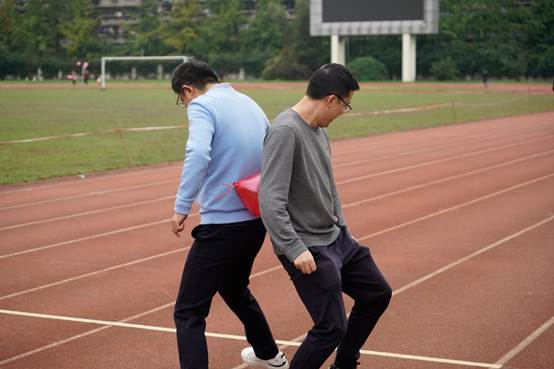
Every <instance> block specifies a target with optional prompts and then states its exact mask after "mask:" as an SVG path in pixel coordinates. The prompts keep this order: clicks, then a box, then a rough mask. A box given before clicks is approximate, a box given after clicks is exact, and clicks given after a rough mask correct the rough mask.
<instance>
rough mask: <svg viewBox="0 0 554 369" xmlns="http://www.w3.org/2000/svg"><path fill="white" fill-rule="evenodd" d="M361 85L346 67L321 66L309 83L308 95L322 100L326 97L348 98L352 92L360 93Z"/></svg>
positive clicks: (330, 64) (333, 64) (332, 64)
mask: <svg viewBox="0 0 554 369" xmlns="http://www.w3.org/2000/svg"><path fill="white" fill-rule="evenodd" d="M359 89H360V85H358V81H356V79H355V78H354V76H353V75H352V73H350V71H349V70H348V69H346V67H345V66H344V65H341V64H335V63H329V64H325V65H323V66H321V67H320V68H319V69H318V70H316V71H315V72H314V74H312V76H311V77H310V80H309V81H308V89H307V91H306V95H308V96H309V97H311V98H312V99H316V100H320V99H323V98H324V97H325V96H329V95H339V96H340V97H342V98H345V97H347V96H348V95H349V94H350V92H351V91H358V90H359Z"/></svg>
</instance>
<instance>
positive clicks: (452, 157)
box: [337, 135, 554, 185]
mask: <svg viewBox="0 0 554 369" xmlns="http://www.w3.org/2000/svg"><path fill="white" fill-rule="evenodd" d="M552 137H554V135H546V136H542V137H539V138H534V139H530V140H523V141H519V142H516V143H511V144H507V145H501V146H495V147H492V148H489V149H483V150H477V151H472V152H470V153H467V154H462V155H454V156H448V157H446V158H443V159H438V160H431V161H426V162H423V163H418V164H413V165H408V166H405V167H401V168H396V169H391V170H386V171H383V172H378V173H372V174H368V175H365V176H359V177H354V178H350V179H344V180H342V181H338V182H337V185H340V184H346V183H352V182H357V181H361V180H364V179H368V178H374V177H379V176H383V175H386V174H391V173H398V172H404V171H407V170H410V169H415V168H421V167H426V166H429V165H433V164H439V163H445V162H448V161H452V160H458V159H463V158H468V157H471V156H476V155H481V154H484V153H488V152H492V151H497V150H502V149H507V148H510V147H514V146H521V145H525V144H528V143H531V142H537V141H544V140H547V139H551V138H552Z"/></svg>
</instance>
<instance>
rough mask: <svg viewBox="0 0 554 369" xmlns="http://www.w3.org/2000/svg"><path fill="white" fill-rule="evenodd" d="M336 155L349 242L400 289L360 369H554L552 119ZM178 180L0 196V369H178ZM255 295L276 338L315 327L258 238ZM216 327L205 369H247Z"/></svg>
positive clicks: (222, 322) (369, 141)
mask: <svg viewBox="0 0 554 369" xmlns="http://www.w3.org/2000/svg"><path fill="white" fill-rule="evenodd" d="M335 124H344V123H341V122H337V123H335ZM333 158H334V165H335V176H336V180H337V183H338V187H339V193H340V195H341V198H342V202H343V206H344V207H345V210H344V211H345V216H346V218H347V220H348V223H349V225H350V228H351V231H352V233H353V234H354V235H355V236H356V237H357V238H359V239H360V240H362V243H365V244H367V245H369V246H370V248H371V250H372V253H373V256H374V257H375V259H376V260H377V262H378V264H379V265H380V267H381V269H382V271H383V273H384V274H385V276H386V277H387V278H388V280H389V282H390V283H391V285H392V286H393V289H394V290H395V293H394V297H393V300H392V303H391V305H390V307H389V309H388V310H387V312H386V313H385V315H384V316H383V318H382V320H381V321H380V323H379V324H378V326H377V328H376V330H375V332H374V334H373V335H372V337H371V338H370V339H369V341H368V342H367V343H366V345H365V347H364V349H365V350H371V351H372V352H366V353H364V355H362V358H361V362H362V365H361V368H375V369H394V368H409V369H418V368H425V369H438V368H464V367H465V368H471V367H489V366H490V365H488V364H491V365H492V364H494V365H492V367H496V368H499V367H501V366H502V365H504V364H505V367H506V368H508V367H509V368H518V369H547V368H553V367H554V356H553V355H552V354H551V348H552V347H553V346H554V329H553V328H552V324H553V321H554V280H553V278H552V276H553V275H554V266H553V265H554V249H553V248H552V246H553V245H554V190H553V189H554V113H544V114H535V115H530V116H524V117H516V118H505V119H495V120H490V121H484V122H478V123H469V124H463V125H455V126H448V127H440V128H434V129H426V130H418V131H410V132H405V133H398V134H389V135H382V136H375V137H368V138H360V139H355V140H349V141H340V142H335V143H334V144H333ZM179 172H180V164H178V163H177V164H175V165H170V166H156V167H151V168H146V169H144V168H143V169H140V170H132V171H123V172H112V173H106V174H102V175H94V176H90V177H88V178H86V179H64V180H60V181H49V182H44V183H38V184H34V185H25V186H10V187H4V188H2V189H0V240H1V248H0V281H1V282H0V309H2V310H1V311H0V327H1V330H0V367H2V368H52V369H63V368H72V369H75V368H94V369H96V368H138V369H141V368H155V369H157V368H176V367H177V353H176V344H175V338H174V334H173V333H172V332H171V331H170V330H171V329H172V328H173V327H174V326H173V321H172V307H173V301H174V298H175V295H176V292H177V288H178V283H179V280H180V274H181V269H182V266H183V261H184V259H185V257H186V254H187V252H188V247H189V246H190V243H191V238H190V236H189V235H186V236H185V237H182V238H180V239H176V238H175V237H174V236H173V235H172V234H171V233H170V231H169V225H168V222H167V218H168V217H169V216H170V213H171V209H172V203H173V195H174V192H175V189H176V186H177V180H178V175H179ZM197 222H198V217H197V216H194V217H192V218H191V219H190V222H189V223H188V225H187V228H188V229H189V230H190V229H192V227H193V226H194V225H195V224H196V223H197ZM251 287H252V290H253V292H254V294H255V295H256V296H257V298H258V300H259V301H260V303H261V305H262V306H263V308H264V310H265V312H266V314H267V316H268V319H269V321H270V324H271V326H272V328H273V332H274V335H275V337H276V338H277V339H279V340H283V341H295V340H296V341H298V340H299V339H300V338H301V336H302V335H303V334H304V333H305V332H306V331H307V329H309V327H310V325H311V324H310V319H309V317H308V316H307V314H306V312H305V310H304V308H303V306H302V305H301V303H300V301H299V299H298V297H297V295H296V292H295V291H294V289H293V287H292V284H291V283H290V281H289V280H288V278H287V276H286V274H285V273H284V272H283V270H282V268H280V267H279V263H278V260H277V259H276V257H275V256H274V255H273V254H272V251H271V247H270V245H269V243H268V242H266V245H265V246H264V248H263V250H262V252H261V253H260V255H259V257H258V259H257V261H256V264H255V267H254V271H253V276H252V279H251ZM347 304H348V305H349V306H350V304H351V302H350V301H348V299H347ZM18 312H21V313H23V314H25V315H14V314H16V313H18ZM33 314H49V315H53V317H46V316H37V315H33ZM68 317H73V318H78V320H77V321H69V320H67V318H68ZM84 319H92V320H95V321H93V322H86V321H84ZM99 321H103V322H99ZM121 321H124V322H126V323H130V324H141V325H143V326H124V327H122V326H118V327H115V326H113V323H115V322H121ZM147 328H149V329H147ZM208 332H210V333H218V334H227V335H232V336H230V337H223V338H222V337H219V338H217V337H212V336H210V337H209V338H208V341H209V345H210V346H209V348H210V361H211V368H213V369H232V368H235V367H237V366H238V367H241V366H240V364H241V363H240V357H239V352H240V350H241V349H242V348H243V347H244V346H245V345H246V342H245V341H244V340H241V336H242V335H243V331H242V329H241V325H240V323H239V322H238V320H237V319H236V318H235V317H234V316H233V315H232V314H231V313H230V312H229V310H228V309H227V308H226V307H225V305H224V304H223V302H222V300H221V299H220V298H219V297H216V299H215V300H214V303H213V307H212V311H211V314H210V317H209V319H208ZM236 336H238V337H236ZM548 347H550V349H548ZM284 349H285V351H286V352H287V354H288V355H289V357H290V356H292V354H293V353H294V350H295V348H294V347H292V346H287V347H284ZM549 352H550V353H549ZM398 355H413V356H412V357H407V356H401V357H399V356H398ZM443 359H446V361H444V360H443ZM441 360H442V361H441ZM460 361H464V362H460ZM479 365H480V366H479Z"/></svg>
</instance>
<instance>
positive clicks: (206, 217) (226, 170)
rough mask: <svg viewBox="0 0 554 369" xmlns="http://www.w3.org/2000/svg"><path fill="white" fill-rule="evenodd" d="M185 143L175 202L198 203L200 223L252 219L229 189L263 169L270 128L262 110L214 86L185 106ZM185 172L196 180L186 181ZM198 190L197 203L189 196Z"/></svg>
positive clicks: (225, 88) (226, 88)
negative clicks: (178, 188)
mask: <svg viewBox="0 0 554 369" xmlns="http://www.w3.org/2000/svg"><path fill="white" fill-rule="evenodd" d="M188 117H189V139H188V141H187V149H186V150H187V152H186V158H185V164H184V168H183V179H184V181H183V182H182V184H181V186H180V187H181V188H180V190H179V193H178V202H181V203H183V204H185V205H186V206H189V205H190V204H192V201H194V200H196V201H197V202H198V203H199V204H200V207H201V210H200V212H201V222H202V223H204V224H205V223H233V222H240V221H244V220H250V219H254V218H255V217H254V216H253V215H252V214H250V213H249V212H248V210H246V208H245V207H244V205H243V204H242V202H241V201H240V199H239V197H238V196H237V194H236V193H235V191H230V185H231V184H232V183H233V182H235V181H238V180H240V179H243V178H246V177H248V176H252V175H254V174H257V173H258V172H259V171H260V169H261V157H262V145H263V138H264V135H265V132H266V130H267V128H268V126H269V123H268V121H267V118H266V116H265V114H264V113H263V111H262V110H261V108H260V107H259V106H258V105H257V104H256V103H255V102H254V101H253V100H252V99H250V98H249V97H248V96H246V95H243V94H241V93H239V92H237V91H235V90H234V89H233V88H232V87H231V86H230V85H229V84H226V83H223V84H218V85H215V86H213V87H212V88H210V90H209V91H207V92H206V93H205V94H203V95H201V96H199V97H197V98H195V99H194V100H192V101H191V102H190V104H189V106H188ZM187 171H190V172H189V173H193V174H194V175H186V176H185V174H187ZM195 189H196V190H199V192H197V193H198V195H197V198H196V199H194V197H193V195H194V193H195V192H196V191H195Z"/></svg>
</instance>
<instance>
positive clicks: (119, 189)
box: [0, 179, 177, 210]
mask: <svg viewBox="0 0 554 369" xmlns="http://www.w3.org/2000/svg"><path fill="white" fill-rule="evenodd" d="M172 182H174V183H177V179H168V180H165V181H158V182H149V183H145V184H141V185H135V186H128V187H119V188H115V189H112V190H103V191H94V192H87V193H83V194H80V195H74V196H66V197H58V198H55V199H50V200H41V201H35V202H26V203H23V204H17V205H10V206H4V207H1V208H0V210H11V209H19V208H23V207H28V206H35V205H44V204H51V203H53V202H59V201H65V200H75V199H80V198H83V197H89V196H99V195H106V194H111V193H114V192H121V191H127V190H136V189H139V188H146V187H153V186H158V185H161V184H166V183H172Z"/></svg>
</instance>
